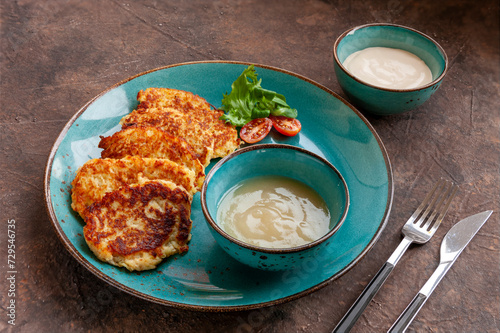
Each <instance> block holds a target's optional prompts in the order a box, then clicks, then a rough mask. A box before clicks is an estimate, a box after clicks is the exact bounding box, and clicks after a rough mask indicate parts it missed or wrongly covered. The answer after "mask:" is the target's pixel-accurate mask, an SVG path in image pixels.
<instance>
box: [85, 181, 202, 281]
mask: <svg viewBox="0 0 500 333" xmlns="http://www.w3.org/2000/svg"><path fill="white" fill-rule="evenodd" d="M190 201H191V198H190V195H189V194H188V193H187V192H186V190H184V189H183V188H181V187H178V186H176V185H175V184H174V183H172V182H167V181H147V182H144V183H142V184H137V185H132V186H128V185H124V186H122V187H120V188H119V189H117V190H115V191H113V192H108V193H106V195H104V197H103V198H102V199H101V200H99V201H97V202H94V203H93V204H92V205H90V206H89V207H88V208H87V209H86V210H85V211H84V219H85V222H86V225H85V227H84V228H83V232H84V237H85V240H86V242H87V244H88V246H89V247H90V249H91V250H92V252H94V254H95V255H96V256H97V258H99V259H100V260H102V261H104V262H107V263H110V264H112V265H115V266H119V267H125V268H127V269H128V270H130V271H143V270H147V269H153V268H155V267H156V265H158V264H159V263H160V262H161V261H162V259H163V258H165V257H168V256H171V255H173V254H175V253H182V252H185V251H187V250H188V245H187V243H188V241H189V239H190V231H191V224H192V222H191V220H190V214H191V202H190Z"/></svg>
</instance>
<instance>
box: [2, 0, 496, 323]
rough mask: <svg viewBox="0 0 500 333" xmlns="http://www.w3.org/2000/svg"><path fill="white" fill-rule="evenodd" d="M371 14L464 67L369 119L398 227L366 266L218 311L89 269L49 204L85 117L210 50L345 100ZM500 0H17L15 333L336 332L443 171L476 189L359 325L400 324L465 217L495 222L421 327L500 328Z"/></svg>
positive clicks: (12, 186)
mask: <svg viewBox="0 0 500 333" xmlns="http://www.w3.org/2000/svg"><path fill="white" fill-rule="evenodd" d="M371 22H391V23H396V24H402V25H407V26H410V27H413V28H415V29H417V30H420V31H422V32H424V33H426V34H428V35H430V36H431V37H433V38H435V39H436V40H437V41H438V42H439V43H440V44H441V45H442V46H443V47H444V49H445V50H446V52H447V54H448V57H449V60H450V69H449V72H448V75H447V77H446V78H445V81H444V83H443V85H442V86H441V88H440V89H439V90H438V91H437V93H436V94H435V95H434V96H433V97H432V98H431V99H430V100H429V101H428V102H427V103H426V104H424V105H423V106H421V107H420V108H419V109H416V110H414V111H412V112H410V113H406V114H403V115H399V116H391V117H385V118H379V117H372V116H367V117H368V119H369V120H370V122H371V123H372V124H373V125H374V127H375V129H376V130H377V132H378V133H379V135H380V136H381V138H382V140H383V142H384V144H385V146H386V148H387V151H388V154H389V157H390V159H391V162H392V167H393V172H394V185H395V196H394V202H393V209H392V212H391V215H390V219H389V222H388V225H387V228H386V229H385V231H384V232H383V234H382V236H381V238H380V240H379V242H378V243H377V244H376V245H375V247H374V248H373V250H372V251H371V252H370V253H369V254H368V255H367V256H366V257H365V258H364V259H363V260H362V261H361V263H360V264H358V265H357V266H356V267H354V268H353V269H352V270H351V271H349V272H348V273H347V274H345V275H344V276H343V277H341V278H340V279H338V280H336V281H333V282H331V283H330V284H329V285H327V286H326V287H324V288H323V289H321V290H319V291H317V292H315V293H313V294H311V295H308V296H306V297H303V298H300V299H298V300H295V301H292V302H289V303H285V304H282V305H279V306H275V307H270V308H266V309H262V310H254V311H243V312H232V313H203V312H192V311H186V310H180V309H176V308H170V307H165V306H162V305H158V304H152V303H148V302H146V301H144V300H141V299H138V298H136V297H134V296H131V295H129V294H127V293H124V292H121V291H119V290H117V289H115V288H114V287H111V286H109V285H107V284H106V283H104V282H103V281H101V280H99V279H98V278H96V277H95V276H94V275H92V274H91V273H89V272H88V271H87V270H86V269H85V268H83V267H81V266H80V265H79V264H78V262H77V261H76V260H75V259H73V257H72V256H71V255H70V254H69V253H68V252H67V251H66V250H65V248H64V247H63V245H62V244H61V243H60V242H59V240H58V238H57V236H56V234H55V232H54V230H53V228H52V226H51V222H50V221H49V218H48V216H47V214H46V212H45V206H44V198H43V174H44V167H45V163H46V161H47V157H48V153H49V151H50V149H51V146H52V144H53V142H54V140H55V139H56V137H57V135H58V133H59V131H60V130H61V129H62V128H63V126H64V124H65V123H66V122H67V121H68V120H69V119H70V117H71V116H72V115H73V114H74V113H75V112H76V111H77V110H78V109H80V108H81V107H82V106H83V105H84V104H85V103H86V102H87V101H89V100H90V99H91V98H92V97H93V96H95V95H97V94H98V93H100V92H101V91H103V90H104V89H105V88H107V87H108V86H110V85H112V84H115V83H117V82H119V81H121V80H123V79H125V78H127V77H129V76H131V75H135V74H137V73H140V72H143V71H146V70H150V69H152V68H156V67H160V66H165V65H169V64H175V63H180V62H188V61H197V60H212V59H219V60H238V61H245V62H254V63H259V64H266V65H271V66H276V67H280V68H283V69H286V70H290V71H292V72H296V73H298V74H301V75H304V76H306V77H309V78H311V79H312V80H315V81H317V82H319V83H320V84H323V85H325V86H326V87H328V88H330V89H332V90H334V91H335V92H337V93H339V94H340V95H342V96H344V94H343V93H342V92H341V90H340V87H339V85H338V83H337V81H336V78H335V76H334V74H333V64H332V54H331V53H332V44H333V42H334V41H335V39H336V37H337V36H338V35H339V34H341V33H342V32H343V31H345V30H346V29H348V28H350V27H353V26H355V25H359V24H365V23H371ZM499 39H500V37H499V3H498V1H495V0H491V1H480V2H479V1H473V0H470V1H460V0H444V1H436V0H425V1H416V0H414V1H398V0H393V1H361V0H355V1H319V0H311V1H297V0H295V1H272V0H267V1H261V0H239V1H230V0H223V1H201V0H196V1H152V0H150V1H148V0H140V1H128V0H124V1H97V0H95V1H77V0H67V1H63V0H59V1H36V0H24V1H13V0H12V1H11V0H6V1H2V2H1V39H0V41H1V44H0V46H1V53H0V65H1V76H0V80H1V81H0V87H1V109H0V110H1V112H0V225H1V226H2V227H1V230H0V267H1V269H2V274H1V275H0V281H1V282H0V308H1V309H2V310H1V311H0V330H1V331H7V332H61V331H62V332H136V331H139V330H140V331H147V332H160V331H161V332H250V331H255V332H329V331H330V330H331V329H332V328H333V327H334V326H335V325H336V323H337V322H338V320H340V318H341V317H342V315H343V314H344V313H345V312H346V311H347V309H348V308H349V306H350V305H351V304H352V302H354V300H355V299H356V298H357V296H358V295H359V293H360V292H361V291H362V290H363V288H364V286H365V285H366V284H367V283H368V282H369V281H370V279H371V278H372V276H373V274H375V273H376V272H377V270H378V269H379V267H380V266H381V265H382V264H383V262H385V260H386V259H387V258H388V257H389V255H390V254H391V253H392V251H393V249H394V248H395V247H396V246H397V244H398V243H399V241H400V240H401V236H400V230H401V227H402V225H403V224H404V222H405V221H406V219H407V218H408V217H409V216H410V215H411V213H412V212H413V210H414V209H415V208H416V206H418V204H419V202H420V200H421V199H422V198H423V196H424V195H425V193H426V192H427V191H428V189H429V188H430V187H431V185H432V183H434V181H435V180H437V179H439V178H440V177H443V178H445V179H450V180H453V181H455V182H456V183H458V184H460V185H461V191H460V193H459V196H458V197H457V198H456V199H455V201H454V202H453V204H452V207H451V209H450V212H449V213H448V216H447V218H446V220H445V222H444V224H443V226H442V227H441V228H440V229H439V230H438V232H437V234H436V236H435V237H434V238H433V239H432V240H431V241H430V242H429V243H428V244H427V245H424V246H421V247H412V248H410V250H409V251H408V253H407V254H406V255H405V256H404V257H403V258H402V260H401V262H400V263H399V264H398V266H397V267H396V269H395V270H394V272H393V273H392V275H391V276H390V277H389V279H388V280H387V282H386V284H385V285H384V287H383V288H382V290H381V291H380V292H379V293H378V294H377V296H376V297H375V299H374V301H373V302H372V303H371V304H370V305H369V307H368V308H367V310H366V311H365V313H364V314H363V316H362V317H361V319H360V321H359V322H358V323H357V325H356V326H355V328H354V329H353V332H354V331H355V332H385V331H386V330H387V329H388V328H389V326H390V325H391V324H392V322H393V321H394V320H395V319H396V318H397V316H398V315H399V313H400V312H401V311H402V310H403V309H404V308H405V307H406V305H407V304H408V302H409V301H410V300H411V299H412V298H413V296H414V295H415V293H416V292H417V291H418V289H419V288H420V287H421V286H422V285H423V283H424V282H425V281H426V279H427V278H428V277H429V276H430V274H431V273H432V271H433V270H434V268H435V267H436V265H437V262H438V258H439V250H438V249H439V244H440V242H441V238H442V237H443V235H444V234H445V233H446V231H447V230H448V229H449V227H450V226H451V225H452V224H453V223H455V222H457V221H458V220H459V219H461V218H463V217H465V216H467V215H469V214H473V213H477V212H480V211H483V210H486V209H494V210H496V211H497V212H495V213H494V215H493V216H492V218H491V219H490V220H489V221H488V222H487V224H486V225H485V226H484V227H483V229H481V230H480V232H479V234H478V235H477V236H476V237H475V238H474V240H473V241H472V242H471V244H470V245H469V246H468V247H467V248H466V250H465V251H464V252H463V253H462V255H461V257H460V258H459V259H458V261H457V262H456V264H455V265H454V266H453V268H452V269H451V270H450V272H449V273H448V274H447V276H446V277H445V278H444V280H443V281H442V282H441V284H440V285H439V286H438V288H437V289H436V290H435V292H434V294H433V295H432V296H431V298H430V299H429V300H428V302H427V303H426V304H425V305H424V307H423V309H422V310H421V312H420V313H419V315H418V316H417V318H416V319H415V321H414V323H413V324H412V325H411V327H410V329H409V331H410V332H499V331H500V314H499V313H500V305H499V304H500V299H499V297H500V296H499V295H500V290H499V288H500V287H499V286H500V279H499V276H500V272H499V265H500V256H499V253H500V251H499V213H498V210H499V208H500V204H499V195H500V193H499V188H500V186H499V182H500V179H499V178H500V177H499V161H500V153H499V151H500V149H499V141H500V140H499V128H500V114H499V113H500V112H499V110H500V98H499V92H500V85H499V75H500V70H499V61H500V59H499ZM8 219H15V220H16V225H17V229H16V230H17V238H16V245H17V252H16V255H17V258H16V259H17V262H16V264H17V266H18V267H17V268H18V271H19V273H18V275H17V278H18V280H17V296H16V300H17V305H18V307H17V319H16V326H15V327H12V326H10V325H8V324H7V317H6V314H5V311H6V306H7V304H6V302H7V289H8V286H7V283H6V277H5V276H6V275H5V273H4V272H5V271H7V267H6V261H7V259H6V258H7V246H6V240H7V237H6V232H7V226H6V225H7V220H8Z"/></svg>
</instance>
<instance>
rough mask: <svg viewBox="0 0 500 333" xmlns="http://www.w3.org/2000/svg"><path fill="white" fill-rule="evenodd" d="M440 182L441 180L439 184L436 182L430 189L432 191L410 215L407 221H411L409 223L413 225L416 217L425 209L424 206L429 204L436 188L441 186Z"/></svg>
mask: <svg viewBox="0 0 500 333" xmlns="http://www.w3.org/2000/svg"><path fill="white" fill-rule="evenodd" d="M441 182H442V180H440V181H439V182H437V183H436V184H435V185H434V187H433V188H432V190H431V191H430V192H429V193H428V194H427V196H426V197H425V198H424V200H423V201H422V203H421V204H420V206H418V208H417V209H416V210H415V212H414V213H413V214H412V215H411V217H410V218H409V221H411V223H414V222H415V220H416V219H417V217H418V216H419V215H420V213H421V212H422V210H423V209H424V208H425V206H427V203H428V202H429V200H430V199H431V198H432V196H433V195H434V192H436V189H437V188H438V186H439V185H441Z"/></svg>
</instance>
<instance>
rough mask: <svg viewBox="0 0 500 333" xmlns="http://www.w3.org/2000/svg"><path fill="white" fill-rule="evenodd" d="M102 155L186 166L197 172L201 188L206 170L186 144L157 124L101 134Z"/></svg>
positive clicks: (198, 184)
mask: <svg viewBox="0 0 500 333" xmlns="http://www.w3.org/2000/svg"><path fill="white" fill-rule="evenodd" d="M99 148H102V149H104V150H103V151H102V152H101V157H102V158H116V159H120V158H124V157H126V156H139V157H147V158H160V159H167V160H170V161H172V162H175V163H178V164H181V165H184V166H186V167H187V168H189V169H191V170H193V171H194V173H195V174H196V182H195V184H196V186H197V190H201V186H202V185H203V180H204V179H205V171H204V168H203V165H202V164H201V163H200V161H199V160H198V157H197V155H196V153H195V152H194V151H193V150H192V149H191V147H190V146H189V145H188V143H187V142H186V141H185V140H184V139H182V138H179V137H175V136H173V135H171V134H169V133H167V132H164V131H162V130H160V129H159V128H156V127H151V126H149V127H137V126H133V127H129V128H126V129H123V130H121V131H119V132H116V133H115V134H113V135H112V136H108V137H101V142H99Z"/></svg>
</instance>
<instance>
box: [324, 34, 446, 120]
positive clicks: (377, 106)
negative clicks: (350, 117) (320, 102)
mask: <svg viewBox="0 0 500 333" xmlns="http://www.w3.org/2000/svg"><path fill="white" fill-rule="evenodd" d="M371 47H384V48H391V49H399V50H404V51H407V52H410V53H412V54H414V55H416V56H417V57H419V58H420V59H421V60H422V61H423V62H424V63H425V64H426V65H427V67H428V68H429V69H430V71H431V75H432V81H431V82H429V83H426V84H424V85H421V86H419V87H416V88H411V89H404V88H384V87H381V86H378V85H375V84H372V83H367V82H366V81H362V80H361V79H359V78H358V77H357V76H355V75H353V73H352V72H350V71H349V70H348V69H347V68H346V66H344V61H345V60H346V58H347V57H348V56H349V55H351V54H353V53H354V52H357V51H361V50H364V49H367V48H371ZM333 58H334V69H335V75H336V76H337V80H338V82H339V84H340V86H341V88H342V90H343V91H344V93H345V94H346V96H347V98H348V99H349V100H350V101H351V102H352V103H353V104H354V105H355V106H356V107H358V108H359V109H361V110H364V111H367V112H369V113H372V114H376V115H382V116H386V115H393V114H400V113H403V112H407V111H410V110H413V109H415V108H416V107H418V106H420V105H422V104H423V103H424V102H425V101H427V100H428V99H429V98H430V97H431V95H432V94H434V93H435V92H436V90H437V89H438V88H439V86H440V85H441V83H442V81H443V78H444V77H445V75H446V72H447V69H448V57H447V56H446V53H445V51H444V49H443V48H442V47H441V46H440V45H439V44H438V43H437V42H435V41H434V40H433V39H432V38H430V37H429V36H426V35H424V34H423V33H421V32H419V31H417V30H414V29H412V28H408V27H404V26H400V25H395V24H367V25H362V26H358V27H355V28H352V29H349V30H347V31H346V32H344V33H343V34H342V35H340V36H339V37H338V38H337V40H336V41H335V44H334V47H333Z"/></svg>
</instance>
